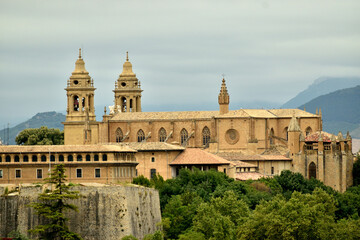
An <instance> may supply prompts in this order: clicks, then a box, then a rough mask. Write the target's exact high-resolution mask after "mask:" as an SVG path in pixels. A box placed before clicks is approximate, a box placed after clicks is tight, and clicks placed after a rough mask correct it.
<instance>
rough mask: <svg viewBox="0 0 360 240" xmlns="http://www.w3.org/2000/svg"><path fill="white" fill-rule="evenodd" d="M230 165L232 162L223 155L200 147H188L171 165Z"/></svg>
mask: <svg viewBox="0 0 360 240" xmlns="http://www.w3.org/2000/svg"><path fill="white" fill-rule="evenodd" d="M207 164H213V165H229V164H230V162H229V161H228V160H226V159H224V158H222V157H219V156H216V155H214V154H212V153H208V152H206V151H204V150H201V149H199V148H186V149H185V151H183V152H182V153H180V154H179V156H177V157H176V158H175V160H174V161H172V162H171V163H170V165H207Z"/></svg>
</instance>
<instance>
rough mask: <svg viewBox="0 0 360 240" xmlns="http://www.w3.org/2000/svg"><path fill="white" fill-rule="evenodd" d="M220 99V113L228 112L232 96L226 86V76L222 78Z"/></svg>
mask: <svg viewBox="0 0 360 240" xmlns="http://www.w3.org/2000/svg"><path fill="white" fill-rule="evenodd" d="M218 100H219V107H220V114H225V113H228V112H229V102H230V97H229V94H228V91H227V88H226V83H225V78H223V80H222V84H221V89H220V93H219V97H218Z"/></svg>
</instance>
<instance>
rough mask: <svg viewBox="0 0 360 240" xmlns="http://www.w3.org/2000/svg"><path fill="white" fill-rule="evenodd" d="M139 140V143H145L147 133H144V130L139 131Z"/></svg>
mask: <svg viewBox="0 0 360 240" xmlns="http://www.w3.org/2000/svg"><path fill="white" fill-rule="evenodd" d="M137 138H138V139H137V140H138V142H142V141H144V140H145V133H144V131H143V130H142V129H140V130H139V131H138V133H137Z"/></svg>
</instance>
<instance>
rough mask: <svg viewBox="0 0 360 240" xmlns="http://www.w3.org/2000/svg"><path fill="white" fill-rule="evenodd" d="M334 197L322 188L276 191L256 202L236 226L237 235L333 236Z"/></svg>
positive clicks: (266, 237)
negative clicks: (287, 194)
mask: <svg viewBox="0 0 360 240" xmlns="http://www.w3.org/2000/svg"><path fill="white" fill-rule="evenodd" d="M335 210H336V201H335V199H334V197H333V196H332V195H329V194H328V193H326V192H325V191H324V190H322V189H319V188H317V189H315V191H314V192H313V193H312V194H301V193H299V192H294V193H293V194H292V196H291V198H290V199H289V200H288V201H287V200H286V199H285V198H284V197H283V196H281V195H278V196H276V197H275V198H274V199H273V200H271V201H268V202H265V201H263V202H262V203H260V204H259V205H258V206H257V207H256V209H255V210H254V211H253V212H252V214H250V216H249V218H248V219H247V220H246V221H245V222H244V224H241V225H240V226H239V228H238V239H335V236H336V232H335V230H334V229H335V228H334V226H335Z"/></svg>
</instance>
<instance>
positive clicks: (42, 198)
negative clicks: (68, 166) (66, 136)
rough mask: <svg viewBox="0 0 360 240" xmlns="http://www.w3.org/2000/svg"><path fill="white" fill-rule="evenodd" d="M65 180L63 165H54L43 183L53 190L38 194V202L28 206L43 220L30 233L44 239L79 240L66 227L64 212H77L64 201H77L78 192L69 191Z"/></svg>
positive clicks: (73, 206) (77, 236) (71, 205)
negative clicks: (49, 185)
mask: <svg viewBox="0 0 360 240" xmlns="http://www.w3.org/2000/svg"><path fill="white" fill-rule="evenodd" d="M65 180H66V176H65V168H64V165H62V164H60V165H56V167H55V168H54V170H53V172H52V174H51V177H49V178H47V179H45V182H46V183H49V184H52V185H54V186H55V189H54V190H53V191H50V192H44V193H41V194H39V198H38V199H39V202H35V203H32V204H31V205H30V206H31V207H33V208H34V209H35V211H36V213H37V214H38V215H40V216H42V217H43V218H45V219H44V224H40V225H38V226H36V228H34V229H32V230H30V232H32V233H38V234H40V236H41V237H42V238H44V239H61V240H62V239H81V237H80V236H79V235H78V234H77V233H74V232H71V231H70V230H69V228H68V226H67V225H66V221H67V220H68V218H66V217H65V211H67V210H74V211H77V207H76V206H75V205H73V204H68V203H66V200H69V199H78V198H79V197H80V195H79V193H78V192H75V191H71V190H70V187H69V186H67V185H66V184H65Z"/></svg>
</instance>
